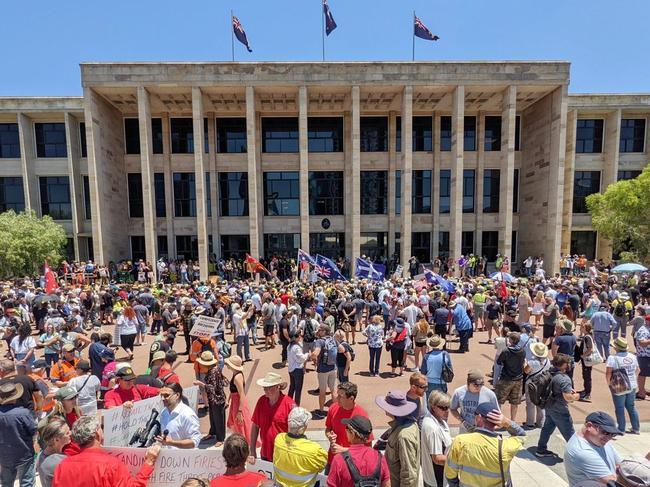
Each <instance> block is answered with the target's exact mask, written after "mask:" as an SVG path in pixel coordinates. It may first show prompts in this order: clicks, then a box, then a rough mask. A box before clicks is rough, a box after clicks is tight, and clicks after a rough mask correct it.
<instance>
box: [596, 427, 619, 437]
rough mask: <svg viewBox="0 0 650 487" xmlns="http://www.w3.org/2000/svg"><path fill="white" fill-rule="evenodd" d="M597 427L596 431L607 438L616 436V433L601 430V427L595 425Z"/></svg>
mask: <svg viewBox="0 0 650 487" xmlns="http://www.w3.org/2000/svg"><path fill="white" fill-rule="evenodd" d="M597 429H598V432H599V433H600V434H601V435H603V436H605V437H607V438H614V437H615V436H616V433H609V432H607V431H605V430H603V429H602V428H601V427H597Z"/></svg>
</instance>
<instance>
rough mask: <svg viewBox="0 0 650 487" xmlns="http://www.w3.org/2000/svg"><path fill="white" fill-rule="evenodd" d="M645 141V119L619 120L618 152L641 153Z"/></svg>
mask: <svg viewBox="0 0 650 487" xmlns="http://www.w3.org/2000/svg"><path fill="white" fill-rule="evenodd" d="M644 140H645V118H624V119H623V120H621V143H620V147H619V150H620V152H643V141H644Z"/></svg>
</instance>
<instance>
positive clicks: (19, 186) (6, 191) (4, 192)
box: [0, 177, 25, 213]
mask: <svg viewBox="0 0 650 487" xmlns="http://www.w3.org/2000/svg"><path fill="white" fill-rule="evenodd" d="M24 209H25V193H24V188H23V178H21V177H9V178H0V213H3V212H5V211H7V210H14V211H15V212H16V213H20V212H21V211H23V210H24Z"/></svg>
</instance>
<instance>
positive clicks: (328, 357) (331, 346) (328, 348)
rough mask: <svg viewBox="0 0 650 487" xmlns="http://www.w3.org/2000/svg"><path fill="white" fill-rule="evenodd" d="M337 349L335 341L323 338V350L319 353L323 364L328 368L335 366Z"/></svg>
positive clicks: (330, 338)
mask: <svg viewBox="0 0 650 487" xmlns="http://www.w3.org/2000/svg"><path fill="white" fill-rule="evenodd" d="M338 348H339V347H338V346H337V345H336V340H334V339H333V338H332V337H326V338H325V343H324V345H323V350H321V352H320V353H321V357H322V360H323V363H324V364H326V365H329V366H332V365H336V354H338V353H339V350H338Z"/></svg>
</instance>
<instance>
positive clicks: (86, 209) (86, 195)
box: [83, 176, 92, 220]
mask: <svg viewBox="0 0 650 487" xmlns="http://www.w3.org/2000/svg"><path fill="white" fill-rule="evenodd" d="M83 185H84V218H85V219H86V220H90V219H91V218H92V211H91V209H90V177H89V176H84V177H83Z"/></svg>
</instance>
